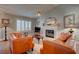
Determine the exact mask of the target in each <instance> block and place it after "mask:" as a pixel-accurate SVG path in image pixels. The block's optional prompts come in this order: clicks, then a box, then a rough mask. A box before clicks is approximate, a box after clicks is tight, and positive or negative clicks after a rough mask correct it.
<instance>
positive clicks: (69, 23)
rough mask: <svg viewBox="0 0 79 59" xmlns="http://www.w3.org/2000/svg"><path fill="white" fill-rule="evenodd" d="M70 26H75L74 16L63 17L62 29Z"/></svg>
mask: <svg viewBox="0 0 79 59" xmlns="http://www.w3.org/2000/svg"><path fill="white" fill-rule="evenodd" d="M72 25H75V14H70V15H66V16H64V27H65V28H66V27H71V26H72Z"/></svg>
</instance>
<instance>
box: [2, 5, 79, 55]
mask: <svg viewBox="0 0 79 59" xmlns="http://www.w3.org/2000/svg"><path fill="white" fill-rule="evenodd" d="M78 9H79V5H75V4H74V5H73V4H71V5H69V4H33V5H32V4H1V5H0V53H1V54H21V53H22V54H71V53H72V54H76V53H77V54H78V53H79V50H78V48H79V40H78V39H79V37H78V32H79V30H78V27H79V20H78V19H79V14H78V12H79V11H78ZM39 39H40V40H39ZM70 39H71V40H70ZM62 40H63V42H61V41H62ZM65 40H67V42H66V43H65V42H64V41H65ZM37 41H38V44H37ZM39 42H40V43H39ZM53 42H54V43H53Z"/></svg>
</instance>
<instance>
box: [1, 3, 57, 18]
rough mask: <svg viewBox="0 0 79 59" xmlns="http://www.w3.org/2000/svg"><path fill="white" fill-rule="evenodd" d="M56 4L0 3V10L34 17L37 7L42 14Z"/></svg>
mask: <svg viewBox="0 0 79 59" xmlns="http://www.w3.org/2000/svg"><path fill="white" fill-rule="evenodd" d="M56 6H58V5H56V4H7V5H6V4H0V10H1V11H3V12H6V13H9V14H13V15H19V16H26V17H36V12H37V9H39V11H40V12H41V13H42V15H43V14H45V13H46V12H48V11H50V10H52V9H53V8H54V7H56Z"/></svg>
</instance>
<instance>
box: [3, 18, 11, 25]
mask: <svg viewBox="0 0 79 59" xmlns="http://www.w3.org/2000/svg"><path fill="white" fill-rule="evenodd" d="M9 23H10V22H9V19H2V24H3V26H8V25H9Z"/></svg>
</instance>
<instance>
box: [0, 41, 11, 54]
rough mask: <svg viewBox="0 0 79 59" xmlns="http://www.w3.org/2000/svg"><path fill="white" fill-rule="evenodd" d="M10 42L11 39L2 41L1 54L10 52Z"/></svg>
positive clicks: (0, 44)
mask: <svg viewBox="0 0 79 59" xmlns="http://www.w3.org/2000/svg"><path fill="white" fill-rule="evenodd" d="M10 53H11V49H10V43H9V41H0V54H10Z"/></svg>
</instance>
